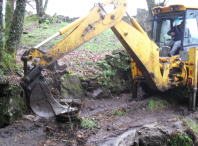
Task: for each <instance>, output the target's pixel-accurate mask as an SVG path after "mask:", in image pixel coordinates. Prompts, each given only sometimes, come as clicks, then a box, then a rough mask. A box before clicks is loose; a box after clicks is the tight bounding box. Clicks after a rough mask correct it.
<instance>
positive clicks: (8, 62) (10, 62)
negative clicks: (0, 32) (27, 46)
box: [3, 51, 18, 73]
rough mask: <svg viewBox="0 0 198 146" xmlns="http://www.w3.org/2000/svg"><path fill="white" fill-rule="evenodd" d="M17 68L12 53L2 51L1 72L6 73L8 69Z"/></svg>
mask: <svg viewBox="0 0 198 146" xmlns="http://www.w3.org/2000/svg"><path fill="white" fill-rule="evenodd" d="M12 70H18V65H17V64H16V61H15V58H13V57H12V55H10V54H8V53H6V52H5V51H4V53H3V72H4V73H6V72H8V71H12Z"/></svg>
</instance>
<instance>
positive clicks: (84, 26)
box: [20, 0, 127, 117]
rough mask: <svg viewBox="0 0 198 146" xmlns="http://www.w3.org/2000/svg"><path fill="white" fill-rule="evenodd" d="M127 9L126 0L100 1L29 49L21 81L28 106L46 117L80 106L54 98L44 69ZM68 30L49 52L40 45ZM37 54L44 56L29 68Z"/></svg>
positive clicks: (116, 21)
mask: <svg viewBox="0 0 198 146" xmlns="http://www.w3.org/2000/svg"><path fill="white" fill-rule="evenodd" d="M111 5H113V8H114V9H111V11H110V12H109V13H108V12H107V10H106V9H105V7H106V6H111ZM126 9H127V1H126V0H110V1H107V2H105V3H103V4H100V3H99V4H98V5H96V6H95V7H94V8H93V9H92V10H91V11H90V12H89V13H88V14H87V15H86V16H84V17H82V18H80V19H78V20H76V21H74V22H73V23H71V24H69V25H68V26H66V27H64V28H62V29H61V30H60V31H59V32H57V33H56V34H54V35H53V36H51V37H50V38H48V39H47V40H45V41H43V42H42V43H40V44H38V45H37V46H35V47H34V48H32V49H30V50H27V51H26V52H25V53H24V54H23V55H22V57H21V59H22V61H23V62H24V75H25V76H24V78H23V79H22V81H21V83H20V84H21V87H22V88H23V90H24V93H25V97H26V101H27V106H28V107H29V108H30V109H31V110H32V111H33V112H34V113H35V114H37V115H39V116H42V117H51V116H55V115H59V114H63V113H66V112H70V111H76V110H77V109H75V108H72V107H68V106H63V105H61V104H59V103H58V102H57V101H56V100H55V99H54V97H53V96H52V94H51V92H50V90H49V88H48V85H47V84H46V82H45V77H44V75H43V74H42V73H41V72H42V70H43V69H44V68H46V67H47V66H49V65H51V64H52V63H53V62H55V61H57V60H58V59H59V58H61V57H63V56H64V55H65V54H67V53H69V52H70V51H72V50H74V49H76V48H78V47H79V46H80V45H82V44H84V43H85V42H87V41H89V40H90V39H92V38H93V37H95V36H97V35H99V34H100V33H102V32H103V31H105V30H107V29H109V28H111V27H112V26H114V25H115V24H116V23H118V22H119V21H120V20H121V19H122V17H123V15H124V13H125V12H126ZM108 11H109V10H108ZM68 32H70V33H69V34H68V35H67V36H66V37H65V38H64V39H63V40H62V41H61V42H59V43H58V44H57V45H56V46H54V47H53V48H52V49H51V50H49V52H47V53H45V52H43V51H41V50H39V49H38V48H39V47H40V46H42V45H43V44H45V43H47V42H48V41H50V40H51V39H53V38H55V37H57V36H59V35H62V34H65V33H68ZM34 58H40V61H39V62H38V63H37V64H36V66H35V67H34V68H33V69H31V70H30V71H28V69H27V62H28V61H29V60H32V59H34Z"/></svg>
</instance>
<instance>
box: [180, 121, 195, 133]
mask: <svg viewBox="0 0 198 146" xmlns="http://www.w3.org/2000/svg"><path fill="white" fill-rule="evenodd" d="M182 121H183V122H184V123H186V124H188V126H189V127H190V128H191V129H192V130H193V131H194V132H195V133H196V135H197V136H198V125H197V124H196V122H194V121H190V120H182Z"/></svg>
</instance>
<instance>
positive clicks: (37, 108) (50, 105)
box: [30, 82, 77, 117]
mask: <svg viewBox="0 0 198 146" xmlns="http://www.w3.org/2000/svg"><path fill="white" fill-rule="evenodd" d="M30 107H31V109H32V110H33V112H34V113H35V114H37V115H39V116H41V117H53V116H56V115H59V114H63V113H67V112H71V111H75V110H77V109H75V108H71V107H69V106H63V105H61V104H60V103H58V102H57V101H56V100H55V99H54V97H53V96H52V94H51V92H50V90H49V88H48V85H47V84H46V83H41V82H40V83H37V85H36V87H35V88H34V90H33V91H32V94H31V96H30Z"/></svg>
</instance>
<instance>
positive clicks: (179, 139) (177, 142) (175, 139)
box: [167, 133, 193, 146]
mask: <svg viewBox="0 0 198 146" xmlns="http://www.w3.org/2000/svg"><path fill="white" fill-rule="evenodd" d="M167 145H168V146H192V145H193V141H192V139H190V138H189V136H188V135H187V134H186V133H179V134H178V135H175V136H172V137H171V138H170V139H168V140H167Z"/></svg>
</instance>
